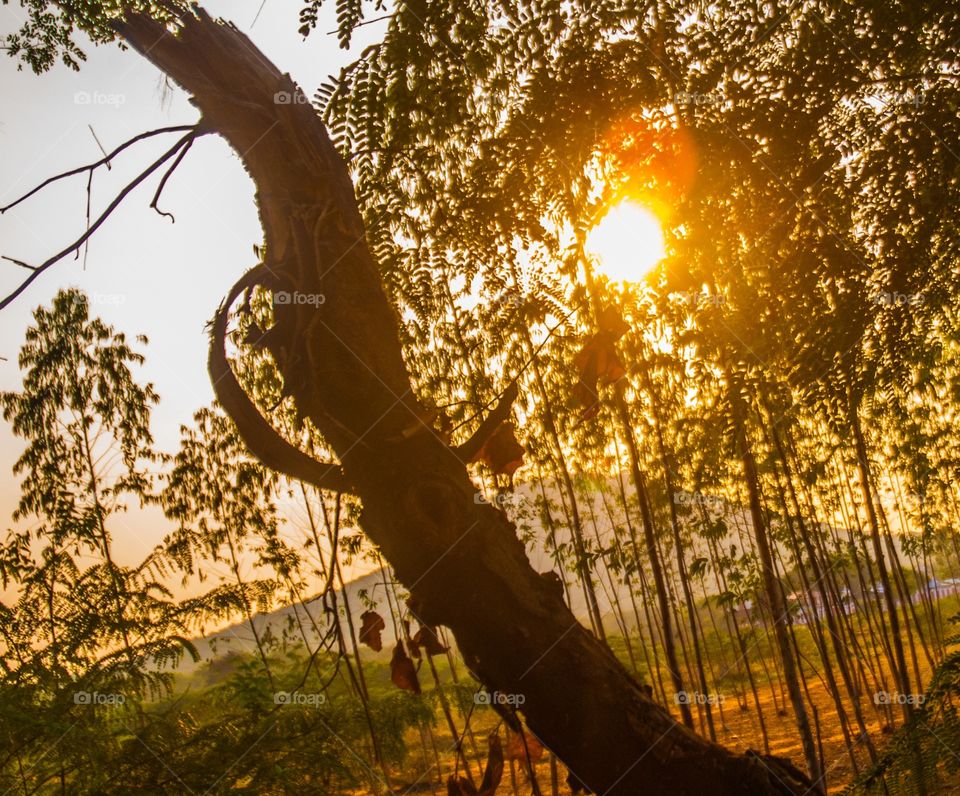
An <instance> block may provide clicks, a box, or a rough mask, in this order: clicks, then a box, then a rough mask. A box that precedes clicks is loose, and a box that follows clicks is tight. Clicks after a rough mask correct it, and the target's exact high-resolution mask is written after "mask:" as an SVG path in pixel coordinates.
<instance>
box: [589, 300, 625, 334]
mask: <svg viewBox="0 0 960 796" xmlns="http://www.w3.org/2000/svg"><path fill="white" fill-rule="evenodd" d="M597 328H598V329H599V330H600V331H601V332H606V333H607V334H609V335H610V337H611V338H612V339H613V341H614V342H616V341H617V340H619V339H620V338H621V337H623V336H624V335H625V334H626V333H627V332H628V331H630V324H628V323H627V322H626V321H625V320H624V319H623V316H622V315H621V314H620V310H618V309H617V308H616V306H615V305H613V304H610V305H609V306H608V307H606V308H605V309H604V310H603V312H601V313H600V317H599V318H597Z"/></svg>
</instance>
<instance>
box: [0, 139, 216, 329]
mask: <svg viewBox="0 0 960 796" xmlns="http://www.w3.org/2000/svg"><path fill="white" fill-rule="evenodd" d="M188 129H189V130H190V132H189V133H188V134H187V135H185V136H184V137H183V138H181V139H180V140H178V141H177V143H176V144H174V145H173V146H172V147H170V149H168V150H167V151H166V152H164V153H163V154H162V155H161V156H160V157H159V158H157V159H156V160H155V161H154V162H153V163H152V164H150V166H148V167H147V168H146V169H145V170H144V171H142V172H140V174H138V175H137V176H136V177H134V179H133V180H131V181H130V182H129V183H127V185H126V186H125V187H124V188H123V190H121V191H120V193H119V194H117V195H116V197H114V199H113V201H112V202H110V204H109V205H108V206H107V209H106V210H104V211H103V213H101V214H100V216H99V217H98V218H97V220H96V221H94V222H93V224H91V225H89V226H88V228H87V230H86V231H85V232H84V233H83V234H82V235H81V236H80V237H79V238H77V239H76V240H75V241H74V242H73V243H71V244H70V245H69V246H67V247H66V248H65V249H63V250H62V251H60V252H58V253H57V254H55V255H53V256H52V257H50V258H49V259H47V260H45V261H44V262H42V263H41V264H40V265H38V266H36V267H34V268H33V270H32V271H31V273H30V276H28V277H27V278H26V279H24V280H23V281H22V282H21V283H20V284H19V285H18V286H17V287H16V288H15V289H14V290H13V291H12V292H11V293H9V294H8V295H7V296H6V297H4V298H3V299H2V300H0V310H3V309H5V308H6V307H7V306H9V305H10V304H11V303H12V302H13V301H14V299H16V298H17V296H19V295H20V294H21V293H23V291H24V290H26V289H27V288H28V287H29V286H30V284H31V283H32V282H33V280H34V279H36V278H37V277H38V276H40V274H42V273H43V272H44V271H46V270H47V269H48V268H49V267H50V266H52V265H54V264H56V263H57V262H59V261H60V260H62V259H63V258H64V257H66V256H67V255H68V254H70V253H72V252H75V251H77V250H79V249H80V247H81V246H83V244H84V243H85V242H86V241H87V240H89V238H90V237H91V236H92V235H93V233H94V232H96V231H97V230H98V229H99V228H100V226H101V225H102V224H103V222H104V221H106V220H107V218H108V217H109V216H110V214H111V213H112V212H113V211H114V210H116V209H117V207H119V205H120V203H121V202H123V200H124V199H126V198H127V196H128V195H129V194H130V193H132V192H133V191H134V190H135V189H136V187H137V186H138V185H140V184H141V183H142V182H144V180H146V179H147V177H149V176H150V175H151V174H153V172H155V171H156V170H157V169H159V168H160V167H161V166H162V165H163V164H164V163H166V162H167V161H168V160H170V158H172V157H174V156H175V155H176V154H177V152H179V151H180V148H181V147H183V146H184V145H185V144H187V143H188V142H190V141H192V140H193V139H194V138H195V137H196V136H197V135H198V133H197V131H196V128H195V127H190V128H188ZM85 168H86V167H85ZM83 170H84V169H80V171H83ZM75 173H78V172H75ZM54 179H56V178H54V177H51V178H50V180H47V182H46V183H44V184H45V185H46V184H49V183H50V182H51V181H53V180H54ZM36 190H39V189H35V190H34V191H31V192H30V193H29V194H27V196H30V195H32V194H34V193H36ZM24 198H25V197H24ZM20 201H22V199H18V200H17V202H14V204H17V203H18V202H20ZM12 206H13V205H9V206H8V207H12ZM5 209H7V208H5ZM18 264H19V263H18Z"/></svg>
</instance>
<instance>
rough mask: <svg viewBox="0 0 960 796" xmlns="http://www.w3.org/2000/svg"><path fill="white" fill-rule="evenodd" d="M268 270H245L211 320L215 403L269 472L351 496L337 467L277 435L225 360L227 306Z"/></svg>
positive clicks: (261, 279)
mask: <svg viewBox="0 0 960 796" xmlns="http://www.w3.org/2000/svg"><path fill="white" fill-rule="evenodd" d="M268 275H269V271H268V270H267V268H266V267H265V266H263V265H258V266H256V267H255V268H252V269H251V270H249V271H247V273H246V274H244V275H243V276H242V277H240V279H239V280H238V281H237V283H236V284H235V285H234V286H233V287H232V288H231V289H230V293H229V294H227V297H226V299H225V300H224V302H223V304H221V305H220V309H219V310H218V311H217V315H216V317H215V318H214V321H213V331H212V334H211V340H210V356H209V359H208V361H207V369H208V370H209V372H210V380H211V381H212V382H213V391H214V394H215V395H216V396H217V400H218V401H219V402H220V405H221V406H222V407H223V408H224V411H226V413H227V414H228V415H229V416H230V419H231V420H233V422H234V424H235V425H236V427H237V432H238V433H239V434H240V438H241V439H242V440H243V441H244V443H245V444H246V446H247V447H248V448H249V449H250V452H251V453H252V454H253V455H254V456H256V457H257V458H258V459H259V460H260V461H261V462H263V464H265V465H266V466H267V467H269V468H270V469H271V470H276V471H277V472H280V473H283V474H284V475H287V476H289V477H290V478H296V479H297V480H299V481H303V482H305V483H308V484H313V485H314V486H317V487H320V488H321V489H329V490H333V491H336V492H346V493H351V494H352V493H353V491H354V490H353V488H352V487H351V486H350V484H349V482H348V481H347V479H346V476H345V475H344V473H343V470H342V469H341V468H340V465H338V464H333V463H331V462H319V461H317V460H316V459H314V458H312V457H310V456H308V455H307V454H306V453H304V452H303V451H301V450H300V449H299V448H296V447H294V446H293V445H291V444H290V443H289V442H287V441H286V440H285V439H284V438H283V437H281V436H280V434H279V433H277V431H276V429H274V428H273V426H271V425H270V424H269V423H268V422H267V420H266V419H265V418H264V417H263V415H262V414H260V410H259V409H257V407H256V406H254V404H253V401H251V400H250V397H249V396H248V395H247V394H246V392H244V389H243V387H241V386H240V382H238V381H237V377H236V376H235V375H234V373H233V368H231V367H230V363H229V361H228V360H227V353H226V349H225V347H224V346H225V343H226V337H227V320H228V319H229V316H230V307H231V306H233V303H234V301H236V299H237V297H238V296H239V295H240V294H241V293H242V292H243V291H244V290H247V289H249V288H253V287H254V286H256V285H259V284H262V283H263V282H265V281H266V279H267V277H268Z"/></svg>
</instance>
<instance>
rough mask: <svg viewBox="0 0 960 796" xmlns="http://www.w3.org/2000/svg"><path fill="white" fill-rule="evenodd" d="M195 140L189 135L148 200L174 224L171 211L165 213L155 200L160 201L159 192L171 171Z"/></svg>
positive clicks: (179, 162) (175, 167)
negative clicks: (151, 199) (188, 138)
mask: <svg viewBox="0 0 960 796" xmlns="http://www.w3.org/2000/svg"><path fill="white" fill-rule="evenodd" d="M195 140H196V136H191V137H190V140H189V141H187V143H186V145H185V146H184V147H183V149H181V150H180V154H179V155H177V158H176V160H174V161H173V163H172V164H170V168H169V169H167V171H166V173H165V174H164V175H163V177H162V178H161V179H160V184H159V185H158V186H157V192H156V193H155V194H154V195H153V201H152V202H150V207H152V208H153V209H154V210H156V211H157V212H158V213H159V214H160V215H161V216H165V217H166V218H169V219H170V222H171V223H174V224H175V223H176V222H177V219H176V218H174V217H173V213H167V212H165V211H163V210H161V209H160V208H159V207H157V202H158V201H160V194H162V193H163V189H164V188H165V187H166V185H167V180H169V179H170V175H171V174H173V172H175V171H176V170H177V166H179V165H180V164H181V163H182V162H183V159H184V158H185V157H186V156H187V152H189V151H190V147H192V146H193V142H194V141H195Z"/></svg>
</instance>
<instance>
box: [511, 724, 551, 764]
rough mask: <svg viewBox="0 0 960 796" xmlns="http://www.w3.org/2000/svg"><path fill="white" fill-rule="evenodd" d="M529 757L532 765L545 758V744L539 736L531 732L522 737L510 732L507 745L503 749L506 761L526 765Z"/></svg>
mask: <svg viewBox="0 0 960 796" xmlns="http://www.w3.org/2000/svg"><path fill="white" fill-rule="evenodd" d="M524 744H526V745H524ZM528 756H529V762H530V763H536V762H537V761H538V760H540V758H542V757H543V744H542V743H540V740H539V739H538V738H537V736H535V735H533V734H532V733H529V732H524V733H523V734H522V735H521V734H520V733H517V732H510V731H509V730H508V731H507V743H506V745H505V746H504V747H503V758H504V760H517V761H519V762H521V763H523V765H526V764H527V762H528V759H527V758H528Z"/></svg>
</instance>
